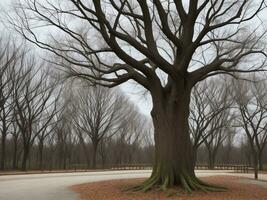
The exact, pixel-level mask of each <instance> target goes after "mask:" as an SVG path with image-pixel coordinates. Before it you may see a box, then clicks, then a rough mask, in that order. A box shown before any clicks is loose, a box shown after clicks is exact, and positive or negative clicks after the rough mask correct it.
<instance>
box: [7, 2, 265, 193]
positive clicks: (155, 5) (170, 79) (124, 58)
mask: <svg viewBox="0 0 267 200" xmlns="http://www.w3.org/2000/svg"><path fill="white" fill-rule="evenodd" d="M264 9H265V0H259V1H255V0H234V1H232V0H231V1H230V0H216V1H210V0H190V1H186V2H184V1H182V0H175V1H174V0H167V1H160V0H132V1H128V0H107V1H100V0H92V1H85V0H68V1H52V0H51V1H49V0H48V1H46V2H43V1H41V0H21V1H20V3H18V4H16V5H15V6H14V10H15V11H16V16H13V17H12V16H10V22H11V23H13V25H14V27H15V29H16V30H17V31H18V32H19V33H21V34H22V35H23V36H24V37H25V38H26V39H27V40H29V41H31V42H33V43H35V44H36V45H38V46H39V47H41V48H43V49H46V50H48V51H51V52H52V53H54V54H56V55H57V56H59V57H60V58H61V59H58V60H57V61H55V62H57V64H58V65H60V66H62V67H63V68H64V69H66V71H67V72H69V73H70V74H71V75H73V76H76V77H80V78H85V79H87V80H88V81H90V82H91V83H92V84H99V85H102V86H106V87H115V86H117V85H120V84H122V83H124V82H127V81H129V80H134V81H135V82H137V83H138V84H140V85H141V86H143V87H144V88H145V89H147V90H148V91H149V92H150V94H151V97H152V102H153V109H152V111H151V116H152V118H153V123H154V129H155V134H154V135H155V136H154V138H155V163H154V167H153V173H152V175H151V177H150V178H149V179H148V180H147V181H145V182H144V183H143V184H142V185H141V186H139V187H137V188H136V189H137V190H143V191H146V190H148V189H150V188H152V187H153V186H155V185H156V186H160V187H161V188H162V189H166V188H167V187H172V186H176V185H182V186H183V187H184V188H185V189H186V190H187V191H189V192H191V191H193V190H198V189H201V190H213V189H214V188H213V187H211V186H208V185H207V184H204V183H203V182H201V181H200V180H199V179H198V178H197V177H196V176H195V172H194V164H193V163H192V145H191V141H190V134H189V127H188V116H189V104H190V94H191V89H192V87H193V86H194V85H195V84H196V83H197V82H199V81H201V80H203V79H205V78H207V77H210V76H213V75H216V74H220V73H224V74H230V75H233V76H234V74H233V72H255V71H258V70H261V68H262V67H263V66H264V65H265V56H266V54H265V52H264V43H263V42H261V39H263V38H264V37H265V32H264V31H261V30H262V29H261V28H260V27H259V26H258V24H259V23H258V22H259V20H258V18H257V16H258V15H259V14H260V13H261V12H262V11H263V10H264ZM248 26H249V28H248ZM38 27H39V29H38ZM44 27H45V29H46V30H47V27H53V28H52V29H50V30H51V31H50V35H51V36H52V37H50V38H49V39H47V37H44V35H43V34H42V33H44V32H45V29H44ZM55 30H56V31H55ZM45 34H46V33H45ZM46 35H47V34H46ZM62 38H63V39H62ZM256 55H257V60H255V59H254V60H253V61H252V59H253V58H255V56H256ZM248 58H250V60H248ZM62 59H63V61H62ZM248 61H251V64H249V62H248ZM218 189H219V188H218Z"/></svg>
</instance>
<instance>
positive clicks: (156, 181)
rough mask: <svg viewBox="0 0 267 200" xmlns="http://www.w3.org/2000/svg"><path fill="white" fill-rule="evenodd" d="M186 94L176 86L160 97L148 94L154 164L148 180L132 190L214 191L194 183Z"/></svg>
mask: <svg viewBox="0 0 267 200" xmlns="http://www.w3.org/2000/svg"><path fill="white" fill-rule="evenodd" d="M190 92H191V89H186V88H184V87H183V86H182V87H181V86H179V87H176V88H172V89H171V90H169V91H167V92H164V94H162V93H161V92H158V93H155V94H154V95H153V94H152V99H153V109H152V111H151V116H152V119H153V124H154V130H155V133H154V138H155V162H154V166H153V171H152V175H151V177H150V178H149V179H148V180H146V181H145V182H144V183H143V184H142V185H141V186H138V187H135V189H136V190H142V191H147V190H149V189H151V188H152V187H154V186H159V187H160V188H161V189H163V190H165V189H167V188H169V187H173V186H182V187H183V188H184V189H185V190H186V191H188V192H192V191H193V190H198V189H201V190H209V189H211V190H213V189H214V188H213V187H211V186H208V185H207V184H205V183H203V182H201V181H200V180H199V179H197V178H196V176H195V172H194V162H193V149H192V144H191V140H190V134H189V125H188V117H189V103H190ZM220 189H221V188H220Z"/></svg>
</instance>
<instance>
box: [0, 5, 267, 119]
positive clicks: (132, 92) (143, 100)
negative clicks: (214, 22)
mask: <svg viewBox="0 0 267 200" xmlns="http://www.w3.org/2000/svg"><path fill="white" fill-rule="evenodd" d="M14 1H15V0H0V8H1V10H6V9H8V5H9V4H10V3H11V2H14ZM261 18H265V19H267V13H265V14H262V16H261ZM0 29H1V25H0ZM121 88H122V90H123V91H124V92H126V93H127V95H129V96H130V99H131V100H132V101H133V102H134V103H135V104H136V105H138V107H139V108H140V110H141V112H142V113H144V114H146V115H149V113H150V110H151V100H150V97H149V95H146V97H145V96H144V95H143V93H144V92H143V91H142V90H140V89H136V88H137V86H136V85H134V84H132V83H126V84H124V85H123V86H122V87H121Z"/></svg>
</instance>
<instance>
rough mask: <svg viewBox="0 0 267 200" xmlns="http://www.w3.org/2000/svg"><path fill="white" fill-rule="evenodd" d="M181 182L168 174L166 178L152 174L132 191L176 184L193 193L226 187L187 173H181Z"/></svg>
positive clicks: (169, 186) (221, 189)
mask: <svg viewBox="0 0 267 200" xmlns="http://www.w3.org/2000/svg"><path fill="white" fill-rule="evenodd" d="M178 180H179V182H177V179H176V180H175V179H174V176H166V177H164V179H162V177H160V176H158V175H152V176H151V177H150V178H149V179H147V180H146V181H144V182H143V183H142V184H141V185H138V186H136V187H133V188H131V189H130V190H132V191H135V192H137V191H142V192H146V191H148V190H151V189H158V190H162V191H166V190H167V189H168V188H172V187H175V186H181V187H182V189H183V190H184V191H185V192H187V193H192V192H194V191H203V192H223V191H226V188H224V187H221V186H216V185H210V184H207V183H204V182H202V181H201V180H199V179H198V178H196V177H194V176H193V177H192V176H189V175H187V174H181V175H180V177H179V179H178Z"/></svg>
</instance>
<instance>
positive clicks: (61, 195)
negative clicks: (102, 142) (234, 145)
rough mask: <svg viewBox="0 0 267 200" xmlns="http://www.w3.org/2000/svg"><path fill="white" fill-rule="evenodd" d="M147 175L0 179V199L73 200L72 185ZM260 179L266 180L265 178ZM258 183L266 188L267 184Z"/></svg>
mask: <svg viewBox="0 0 267 200" xmlns="http://www.w3.org/2000/svg"><path fill="white" fill-rule="evenodd" d="M150 173H151V171H150V170H138V171H105V172H81V173H59V174H33V175H8V176H0V200H76V199H78V195H77V194H76V193H74V192H72V191H71V190H69V189H68V187H70V186H72V185H76V184H82V183H88V182H96V181H103V180H111V179H128V178H145V177H148V176H149V175H150ZM196 173H197V175H198V176H199V177H204V176H215V175H238V176H245V177H248V178H252V175H248V174H243V175H242V174H233V173H229V171H196ZM260 178H262V179H265V180H267V175H262V177H260ZM251 182H252V183H253V181H251ZM260 184H261V185H263V186H266V187H267V182H261V183H260Z"/></svg>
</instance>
